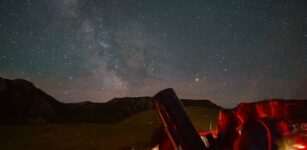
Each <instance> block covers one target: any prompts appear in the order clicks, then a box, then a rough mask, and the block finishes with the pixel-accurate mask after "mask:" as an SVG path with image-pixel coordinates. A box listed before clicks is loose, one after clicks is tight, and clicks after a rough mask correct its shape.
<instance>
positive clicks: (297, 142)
mask: <svg viewBox="0 0 307 150" xmlns="http://www.w3.org/2000/svg"><path fill="white" fill-rule="evenodd" d="M153 103H154V106H155V109H156V110H157V112H158V115H159V117H160V118H161V120H162V123H163V129H164V132H165V133H166V139H165V140H163V141H162V143H159V149H160V150H169V149H180V150H215V149H216V147H217V144H216V143H217V142H216V141H217V140H216V137H217V133H219V132H218V131H207V132H200V133H198V132H197V130H196V129H195V128H194V126H193V124H192V122H191V120H190V119H189V117H188V115H187V112H186V111H185V109H184V106H183V104H182V103H181V101H180V100H179V99H178V98H177V96H176V93H175V91H174V90H173V89H165V90H163V91H161V92H159V93H158V94H156V95H155V96H154V98H153ZM244 105H245V106H248V107H244ZM241 106H243V107H241V108H242V109H241V110H242V111H239V110H240V109H238V108H235V109H233V110H231V111H233V112H236V114H235V115H236V118H235V119H237V117H238V114H241V116H240V115H239V116H240V117H239V120H240V119H241V120H240V121H242V120H244V119H246V115H244V114H247V113H246V112H249V114H250V113H251V115H250V116H252V118H254V119H255V121H259V122H261V124H263V127H265V130H266V132H267V133H266V135H265V134H264V135H263V137H262V135H261V138H262V139H263V138H267V139H268V141H270V142H269V144H268V147H267V149H269V150H276V149H279V150H306V149H307V148H306V147H307V101H302V100H266V101H261V102H254V103H246V104H242V105H241ZM239 107H240V105H239ZM243 108H248V109H243ZM250 108H252V110H253V111H251V109H250ZM238 112H243V113H238ZM247 118H249V119H250V118H251V117H247ZM234 129H235V130H236V128H234ZM227 131H229V130H228V129H227ZM257 134H258V132H257Z"/></svg>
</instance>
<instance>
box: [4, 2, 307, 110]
mask: <svg viewBox="0 0 307 150" xmlns="http://www.w3.org/2000/svg"><path fill="white" fill-rule="evenodd" d="M0 6H1V8H0V41H1V43H0V49H1V50H0V76H1V77H5V78H10V79H16V78H22V79H26V80H29V81H31V82H33V83H34V84H35V85H36V86H37V87H39V88H41V89H43V90H44V91H46V92H47V93H49V94H50V95H52V96H54V97H55V98H57V99H58V100H60V101H63V102H78V101H87V100H89V101H96V102H105V101H108V100H110V99H112V98H114V97H127V96H129V97H134V96H152V95H154V94H155V93H157V92H158V91H159V90H162V89H164V88H168V87H172V88H174V89H175V90H176V92H177V93H178V95H179V97H181V98H190V99H210V100H212V101H213V102H215V103H217V104H220V105H222V106H225V107H232V106H234V105H236V104H237V103H238V102H240V101H255V100H261V99H265V98H307V92H306V91H307V16H306V14H307V13H306V10H307V8H306V6H307V5H306V1H289V0H272V1H265V0H263V1H255V2H246V1H241V0H235V1H219V0H216V1H205V0H191V1H187V0H185V1H184V0H176V1H165V0H131V1H128V0H91V1H85V0H83V1H82V0H42V1H34V0H27V1H20V2H17V1H12V0H2V1H1V2H0Z"/></svg>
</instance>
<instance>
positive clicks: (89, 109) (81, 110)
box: [0, 78, 220, 124]
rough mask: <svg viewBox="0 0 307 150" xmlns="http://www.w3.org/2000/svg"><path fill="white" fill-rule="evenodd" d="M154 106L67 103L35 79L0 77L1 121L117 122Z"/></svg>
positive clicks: (135, 101) (146, 102) (144, 100)
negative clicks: (38, 83) (51, 93)
mask: <svg viewBox="0 0 307 150" xmlns="http://www.w3.org/2000/svg"><path fill="white" fill-rule="evenodd" d="M182 103H183V104H184V105H185V106H199V107H208V108H217V109H219V108H220V107H219V106H217V105H216V104H214V103H212V102H210V101H209V100H187V99H184V100H182ZM150 109H153V104H152V100H151V97H125V98H114V99H112V100H110V101H108V102H106V103H94V102H89V101H85V102H79V103H63V102H60V101H58V100H56V99H55V98H53V97H52V96H50V95H48V94H46V93H45V92H43V91H42V90H40V89H38V88H36V87H35V86H34V85H33V84H32V83H31V82H29V81H26V80H22V79H16V80H9V79H4V78H0V123H1V124H20V123H47V122H48V123H51V122H54V123H73V122H75V123H77V122H87V123H116V122H119V121H122V120H124V119H125V118H127V117H130V116H132V115H134V114H136V113H139V112H142V111H146V110H150Z"/></svg>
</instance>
